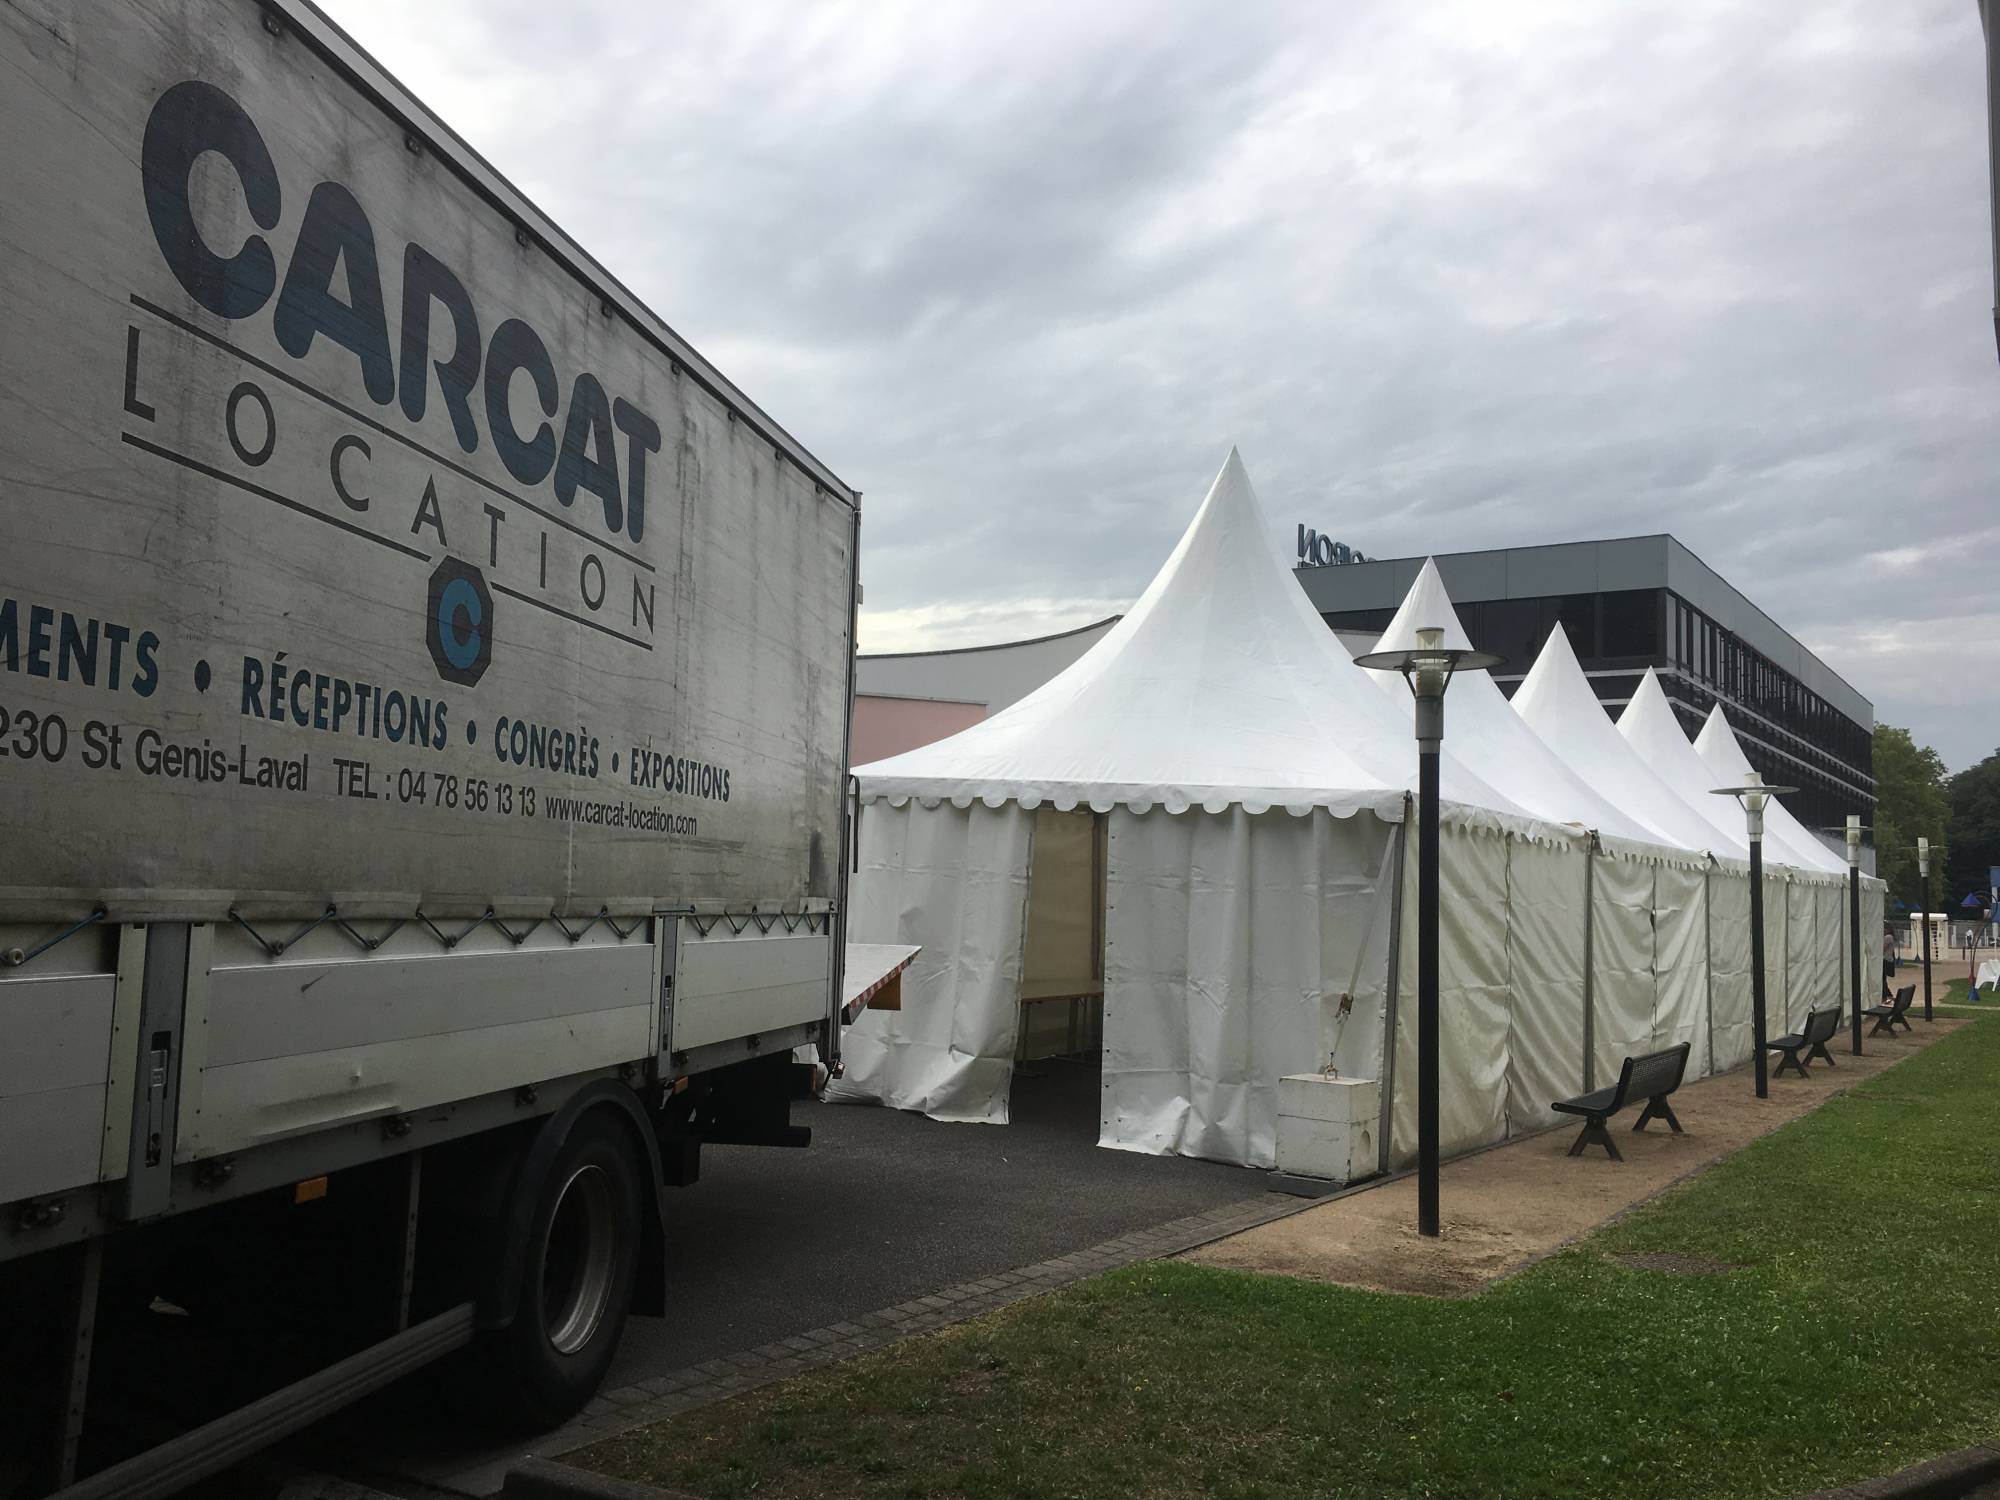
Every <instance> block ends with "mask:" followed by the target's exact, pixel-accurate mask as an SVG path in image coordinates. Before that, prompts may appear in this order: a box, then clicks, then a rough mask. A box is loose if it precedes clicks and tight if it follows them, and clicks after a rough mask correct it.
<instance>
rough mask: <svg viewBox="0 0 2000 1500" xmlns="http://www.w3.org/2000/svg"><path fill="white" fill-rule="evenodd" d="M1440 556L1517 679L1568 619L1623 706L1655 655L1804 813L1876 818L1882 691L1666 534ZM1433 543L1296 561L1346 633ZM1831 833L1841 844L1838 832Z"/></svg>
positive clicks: (1609, 706)
mask: <svg viewBox="0 0 2000 1500" xmlns="http://www.w3.org/2000/svg"><path fill="white" fill-rule="evenodd" d="M1437 564H1438V571H1439V573H1440V575H1441V576H1442V577H1443V579H1444V585H1445V588H1446V590H1447V591H1448V592H1449V593H1450V594H1451V598H1452V603H1453V604H1454V605H1455V606H1456V607H1457V610H1458V615H1459V619H1460V620H1461V621H1462V622H1463V623H1464V626H1465V630H1466V634H1467V635H1469V636H1470V637H1471V638H1472V644H1473V645H1474V646H1475V647H1477V648H1478V649H1480V650H1482V651H1492V652H1497V653H1498V654H1499V655H1501V656H1503V657H1505V658H1506V659H1507V664H1506V665H1505V666H1503V667H1501V668H1499V669H1498V670H1497V671H1495V672H1494V674H1493V675H1494V679H1495V680H1496V681H1497V682H1499V684H1500V686H1501V688H1502V689H1503V690H1505V691H1506V692H1507V693H1509V694H1510V695H1511V694H1512V692H1513V690H1514V688H1515V686H1516V685H1518V684H1519V682H1520V680H1521V678H1522V677H1523V676H1524V675H1525V674H1526V672H1527V670H1528V668H1529V667H1530V666H1532V665H1533V664H1534V660H1535V657H1536V655H1537V654H1538V653H1539V652H1540V651H1541V648H1542V643H1543V642H1544V641H1546V640H1547V639H1548V637H1549V632H1550V631H1552V630H1556V629H1558V628H1560V629H1561V630H1563V631H1564V632H1565V633H1566V634H1567V635H1568V636H1569V640H1570V645H1571V647H1572V648H1573V649H1574V650H1575V652H1576V655H1577V659H1578V660H1579V661H1580V662H1581V663H1582V665H1583V669H1584V671H1585V673H1586V674H1588V676H1589V678H1590V682H1591V686H1592V687H1594V688H1595V689H1596V690H1597V697H1598V701H1599V702H1601V703H1603V704H1604V706H1605V708H1606V710H1607V711H1608V712H1609V713H1611V714H1612V715H1613V716H1614V717H1615V716H1616V715H1617V714H1618V713H1619V712H1620V711H1621V710H1622V709H1623V708H1624V706H1625V703H1626V701H1627V700H1628V699H1629V698H1630V697H1631V695H1632V691H1633V689H1634V688H1636V687H1637V686H1638V683H1639V679H1640V677H1641V676H1642V675H1643V674H1644V672H1645V669H1646V668H1648V667H1651V668H1653V669H1654V670H1655V671H1656V672H1657V673H1658V674H1659V678H1660V685H1661V686H1662V687H1663V688H1664V689H1665V690H1666V694H1667V699H1668V701H1669V702H1671V703H1672V704H1673V706H1674V710H1675V712H1676V713H1677V714H1678V715H1679V717H1680V720H1681V725H1682V727H1683V728H1684V729H1685V730H1686V731H1687V733H1688V736H1689V737H1690V738H1692V737H1693V736H1694V735H1695V734H1697V733H1698V732H1700V729H1701V726H1702V723H1703V721H1704V720H1706V719H1707V717H1708V712H1709V710H1710V709H1711V708H1712V707H1714V706H1715V705H1716V704H1717V703H1720V704H1721V705H1722V707H1723V712H1724V713H1726V714H1727V715H1728V716H1729V722H1730V725H1731V727H1732V728H1734V729H1735V731H1736V737H1737V739H1738V740H1739V741H1740V742H1741V743H1742V745H1743V750H1744V753H1745V754H1746V755H1747V756H1749V758H1750V763H1751V765H1753V766H1755V767H1756V768H1757V769H1758V770H1759V771H1762V772H1763V773H1764V777H1765V779H1766V780H1768V781H1772V782H1777V783H1780V784H1783V785H1788V786H1796V787H1798V788H1799V791H1798V792H1797V793H1796V794H1795V795H1793V796H1790V797H1787V798H1786V799H1785V801H1786V805H1787V806H1788V807H1790V808H1791V810H1792V813H1793V815H1794V816H1795V817H1797V818H1798V820H1799V821H1800V822H1801V823H1803V824H1805V825H1806V826H1807V827H1808V828H1811V829H1814V830H1825V829H1829V828H1836V827H1839V826H1840V825H1841V824H1843V823H1844V822H1845V820H1846V817H1847V815H1848V814H1849V813H1859V814H1861V818H1862V821H1863V822H1864V823H1869V822H1872V821H1873V816H1872V814H1873V808H1874V803H1875V778H1874V774H1873V771H1874V759H1873V753H1872V752H1873V734H1874V726H1875V709H1874V705H1873V704H1872V703H1870V702H1869V701H1868V700H1867V699H1866V698H1864V697H1862V696H1861V694H1860V693H1858V692H1856V691H1855V690H1854V688H1853V687H1852V686H1850V685H1849V684H1848V683H1847V682H1846V680H1845V679H1843V678H1842V677H1841V676H1840V675H1839V674H1838V673H1836V672H1835V671H1833V669H1832V668H1831V667H1828V666H1827V665H1826V664H1825V663H1824V662H1822V661H1821V660H1820V659H1819V658H1818V657H1817V656H1815V655H1813V653H1812V652H1811V651H1809V650H1807V649H1806V647H1805V646H1804V645H1802V644H1801V643H1800V642H1799V641H1798V640H1797V639H1796V638H1795V637H1793V636H1792V635H1791V634H1790V633H1789V632H1787V631H1786V630H1784V629H1783V627H1781V626H1779V625H1778V624H1777V623H1776V622H1775V621H1774V620H1772V619H1771V617H1770V616H1769V615H1767V614H1765V613H1764V612H1763V611H1762V610H1761V609H1759V608H1758V607H1757V606H1756V605H1754V604H1752V603H1751V602H1750V600H1749V599H1747V598H1746V597H1744V596H1743V595H1742V594H1741V593H1739V592H1737V590H1736V589H1735V588H1733V587H1731V586H1730V585H1729V584H1728V583H1727V582H1726V581H1725V580H1724V579H1723V578H1722V577H1721V576H1720V575H1719V574H1717V573H1716V572H1715V571H1714V570H1713V569H1712V568H1710V567H1709V566H1708V565H1707V564H1706V563H1704V562H1702V561H1701V559H1700V558H1698V557H1696V556H1695V555H1694V554H1693V553H1692V552H1690V551H1689V550H1688V549H1687V548H1686V547H1684V546H1682V545H1681V544H1680V543H1679V542H1677V541H1675V540H1674V539H1673V538H1672V537H1670V536H1649V537H1626V538H1621V539H1619V540H1616V541H1608V542H1570V543H1563V544H1560V545H1556V546H1548V547H1511V548H1505V549H1501V550H1497V551H1491V552H1459V553H1447V554H1441V555H1439V556H1438V558H1437ZM1422 566H1423V559H1422V558H1420V557H1417V558H1381V559H1374V560H1371V561H1368V562H1360V563H1347V564H1338V565H1331V566H1325V567H1310V566H1308V567H1301V568H1299V570H1298V574H1297V576H1298V579H1299V582H1300V584H1301V585H1302V586H1303V587H1304V589H1305V591H1306V596H1307V597H1308V598H1309V599H1311V600H1312V602H1313V606H1314V607H1315V608H1316V609H1318V610H1319V612H1320V614H1321V615H1322V616H1323V617H1324V618H1325V619H1326V622H1327V623H1328V624H1329V625H1330V626H1332V627H1333V628H1334V629H1335V630H1337V631H1339V632H1341V634H1342V635H1343V636H1349V637H1352V636H1355V635H1364V636H1365V635H1372V634H1373V633H1375V632H1379V631H1380V630H1382V629H1383V628H1384V627H1386V626H1387V625H1388V623H1389V620H1390V618H1391V617H1392V616H1393V615H1394V614H1395V612H1396V609H1397V606H1399V605H1400V604H1401V603H1402V601H1403V596H1404V594H1406V593H1407V592H1408V591H1409V587H1410V585H1411V583H1413V582H1414V581H1415V579H1416V575H1417V570H1418V569H1419V568H1421V567H1422ZM1829 843H1830V844H1832V845H1833V846H1834V847H1836V848H1837V847H1839V843H1838V839H1837V838H1834V837H1832V836H1829Z"/></svg>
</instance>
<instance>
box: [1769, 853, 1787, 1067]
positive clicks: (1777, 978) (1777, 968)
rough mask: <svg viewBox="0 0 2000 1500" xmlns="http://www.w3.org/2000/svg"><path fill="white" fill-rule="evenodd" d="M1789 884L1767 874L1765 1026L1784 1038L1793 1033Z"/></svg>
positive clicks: (1781, 876)
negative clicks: (1790, 1016) (1789, 1020)
mask: <svg viewBox="0 0 2000 1500" xmlns="http://www.w3.org/2000/svg"><path fill="white" fill-rule="evenodd" d="M1787 886H1788V882H1787V881H1786V879H1785V877H1784V875H1783V874H1782V873H1777V874H1773V873H1772V872H1770V871H1768V870H1767V871H1765V874H1764V1022H1765V1034H1766V1035H1768V1036H1781V1035H1783V1034H1784V1033H1785V1032H1787V1031H1789V1030H1790V1029H1791V1026H1790V1023H1789V1022H1788V1021H1787V1019H1786V1018H1787V1017H1788V1016H1789V1015H1790V1014H1791V1010H1790V1005H1791V993H1792V989H1791V985H1790V983H1789V982H1788V980H1789V978H1790V975H1791V972H1792V964H1791V954H1792V950H1791V941H1792V912H1791V900H1790V898H1789V896H1788V894H1787Z"/></svg>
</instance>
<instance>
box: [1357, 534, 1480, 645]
mask: <svg viewBox="0 0 2000 1500" xmlns="http://www.w3.org/2000/svg"><path fill="white" fill-rule="evenodd" d="M1432 628H1436V629H1439V630H1442V631H1443V632H1444V644H1445V648H1446V649H1447V650H1452V651H1470V650H1471V649H1472V640H1471V637H1469V636H1467V635H1466V633H1465V627H1464V625H1462V624H1461V623H1460V622H1459V618H1458V611H1457V610H1456V609H1454V608H1452V603H1451V595H1450V594H1449V593H1447V592H1446V591H1445V586H1444V579H1443V577H1442V576H1440V574H1439V573H1438V569H1437V562H1436V560H1435V559H1433V558H1428V557H1427V558H1425V559H1424V565H1423V567H1422V568H1420V569H1418V571H1417V578H1416V582H1414V583H1412V584H1411V585H1410V591H1409V593H1407V594H1405V595H1404V596H1403V603H1402V607H1401V608H1399V609H1398V610H1397V611H1396V616H1395V618H1394V619H1392V620H1391V621H1390V622H1389V626H1388V628H1387V629H1386V630H1384V631H1383V632H1382V634H1381V637H1380V638H1379V639H1378V640H1377V641H1376V642H1375V649H1376V650H1377V651H1413V650H1415V649H1416V645H1417V632H1418V631H1419V630H1426V629H1432Z"/></svg>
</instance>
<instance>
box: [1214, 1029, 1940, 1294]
mask: <svg viewBox="0 0 2000 1500" xmlns="http://www.w3.org/2000/svg"><path fill="white" fill-rule="evenodd" d="M1967 1024H1970V1023H1968V1022H1965V1021H1958V1020H1944V1019H1939V1020H1937V1021H1935V1022H1932V1023H1929V1024H1927V1023H1925V1022H1924V1021H1922V1020H1918V1021H1916V1022H1915V1026H1914V1029H1913V1030H1911V1031H1906V1032H1898V1033H1897V1034H1896V1036H1895V1037H1894V1038H1893V1039H1891V1038H1887V1037H1869V1038H1867V1039H1866V1041H1865V1042H1864V1049H1865V1050H1864V1054H1863V1055H1862V1056H1861V1057H1854V1056H1852V1055H1851V1054H1850V1053H1849V1051H1848V1047H1849V1041H1848V1035H1847V1033H1846V1032H1844V1031H1843V1032H1842V1033H1840V1034H1839V1035H1838V1036H1836V1037H1835V1038H1834V1040H1833V1042H1832V1043H1830V1044H1829V1045H1830V1047H1831V1049H1832V1051H1833V1055H1834V1058H1835V1060H1836V1063H1837V1066H1835V1067H1834V1068H1832V1069H1829V1068H1828V1067H1827V1066H1826V1064H1825V1063H1824V1062H1818V1063H1814V1064H1813V1065H1812V1068H1811V1070H1810V1072H1809V1073H1808V1074H1807V1076H1806V1077H1804V1078H1800V1077H1798V1076H1797V1075H1796V1074H1789V1073H1788V1075H1787V1076H1786V1077H1783V1078H1779V1077H1777V1076H1776V1075H1775V1073H1774V1074H1773V1076H1772V1078H1771V1081H1770V1097H1769V1098H1767V1099H1759V1098H1757V1096H1756V1093H1755V1091H1754V1089H1753V1087H1752V1083H1751V1073H1750V1070H1749V1069H1748V1068H1747V1067H1745V1068H1739V1069H1737V1070H1736V1071H1735V1072H1732V1073H1725V1074H1722V1075H1721V1076H1719V1077H1715V1078H1704V1079H1702V1080H1701V1081H1700V1082H1698V1083H1691V1084H1686V1085H1684V1086H1683V1087H1682V1088H1681V1089H1680V1090H1679V1091H1678V1092H1676V1093H1675V1094H1674V1096H1673V1101H1672V1102H1673V1106H1674V1113H1675V1114H1677V1115H1678V1116H1679V1117H1680V1121H1681V1124H1682V1126H1683V1127H1684V1128H1685V1130H1686V1134H1684V1135H1674V1134H1672V1133H1671V1132H1669V1131H1668V1130H1667V1128H1666V1127H1665V1126H1664V1125H1662V1124H1659V1123H1657V1122H1656V1123H1654V1124H1652V1125H1650V1126H1648V1127H1647V1128H1646V1130H1645V1131H1644V1132H1643V1133H1635V1132H1634V1131H1633V1130H1632V1129H1631V1125H1632V1122H1633V1121H1634V1120H1636V1119H1637V1118H1638V1110H1637V1109H1636V1108H1634V1109H1632V1110H1628V1111H1627V1112H1626V1113H1624V1114H1623V1115H1620V1116H1619V1117H1618V1118H1617V1119H1615V1120H1613V1121H1612V1122H1611V1131H1612V1134H1613V1135H1614V1137H1615V1138H1616V1139H1617V1142H1618V1149H1619V1150H1620V1151H1621V1152H1623V1153H1624V1157H1625V1159H1624V1161H1622V1162H1614V1161H1612V1160H1611V1159H1610V1158H1609V1157H1607V1156H1606V1155H1605V1154H1604V1153H1603V1152H1602V1151H1601V1150H1599V1149H1597V1148H1596V1147H1590V1148H1588V1149H1586V1151H1585V1153H1584V1154H1583V1155H1582V1156H1580V1157H1570V1156H1569V1155H1568V1154H1567V1153H1568V1151H1569V1148H1570V1145H1571V1143H1572V1142H1573V1141H1574V1140H1575V1139H1576V1135H1577V1132H1578V1130H1579V1129H1580V1128H1581V1127H1580V1126H1558V1127H1557V1128H1556V1129H1554V1130H1550V1131H1545V1132H1543V1133H1541V1134H1539V1135H1533V1136H1528V1137H1526V1138H1524V1139H1522V1140H1518V1141H1512V1142H1509V1143H1508V1144H1507V1145H1505V1146H1499V1147H1496V1148H1494V1149H1492V1150H1489V1151H1482V1152H1479V1153H1477V1154H1475V1155H1472V1156H1465V1157H1460V1158H1459V1159H1458V1160H1456V1161H1453V1162H1448V1163H1446V1165H1445V1167H1444V1170H1443V1171H1442V1172H1441V1173H1440V1174H1439V1179H1438V1198H1439V1207H1440V1211H1441V1216H1442V1220H1443V1222H1442V1225H1441V1227H1442V1230H1443V1233H1442V1234H1441V1235H1440V1236H1439V1237H1438V1238H1437V1239H1434V1240H1432V1239H1424V1238H1423V1237H1421V1236H1419V1235H1418V1234H1417V1232H1416V1217H1417V1185H1416V1180H1415V1179H1414V1178H1413V1177H1404V1178H1401V1179H1398V1180H1396V1181H1392V1182H1388V1183H1385V1184H1383V1186H1381V1187H1380V1188H1378V1189H1375V1190H1373V1191H1370V1192H1364V1193H1357V1194H1354V1195H1353V1196H1350V1197H1345V1198H1340V1199H1336V1200H1334V1201H1333V1202H1330V1203H1323V1204H1318V1205H1315V1206H1314V1207H1312V1208H1311V1209H1309V1210H1308V1211H1306V1212H1304V1213H1301V1214H1298V1215H1295V1216H1292V1217H1289V1218H1286V1219H1283V1220H1281V1221H1279V1222H1276V1223H1271V1224H1267V1225H1264V1226H1262V1227H1260V1228H1256V1229H1252V1230H1250V1231H1248V1232H1247V1233H1244V1234H1239V1235H1236V1236H1234V1237H1232V1238H1230V1239H1227V1240H1223V1241H1220V1242H1218V1243H1216V1244H1212V1245H1209V1246H1207V1247H1206V1248H1204V1249H1202V1250H1199V1251H1197V1252H1196V1253H1195V1254H1194V1255H1193V1256H1191V1257H1190V1258H1191V1259H1194V1260H1198V1261H1200V1262H1202V1263H1203V1264H1205V1265H1213V1266H1230V1267H1234V1268H1236V1269H1239V1270H1251V1271H1271V1272H1276V1273H1279V1274H1283V1275H1291V1276H1302V1277H1305V1278H1307V1279H1310V1280H1315V1281H1331V1282H1338V1283H1340V1284H1342V1285H1346V1286H1360V1287H1368V1288H1371V1289H1373V1290H1376V1291H1388V1292H1418V1293H1427V1294H1430V1295H1434V1296H1463V1295H1467V1294H1469V1293H1472V1292H1476V1291H1478V1290H1479V1289H1480V1288H1481V1287H1483V1286H1485V1285H1486V1284H1487V1283H1488V1282H1490V1281H1491V1280H1493V1278H1495V1277H1496V1276H1501V1275H1504V1274H1506V1273H1507V1272H1509V1271H1512V1270H1516V1269H1518V1268H1520V1267H1521V1266H1523V1265H1526V1264H1528V1263H1530V1262H1532V1261H1534V1260H1536V1259H1539V1258H1540V1257H1542V1256H1544V1255H1546V1254H1548V1253H1549V1252H1550V1251H1552V1250H1554V1249H1556V1248H1557V1247H1559V1246H1561V1245H1564V1244H1567V1243H1568V1242H1569V1241H1571V1240H1573V1239H1575V1238H1576V1237H1577V1236H1579V1235H1581V1234H1584V1233H1586V1232H1588V1231H1589V1230H1591V1229H1594V1228H1596V1227H1597V1226H1598V1225H1599V1224H1602V1223H1603V1222H1604V1221H1605V1220H1607V1219H1609V1218H1612V1217H1614V1216H1615V1215H1617V1214H1620V1213H1623V1212H1624V1211H1625V1210H1626V1209H1628V1208H1631V1207H1632V1206H1633V1205H1634V1204H1636V1203H1639V1202H1641V1201H1643V1200H1645V1199H1647V1198H1650V1197H1652V1196H1654V1195H1655V1194H1656V1193H1658V1192H1660V1191H1661V1190H1662V1189H1664V1188H1666V1187H1669V1186H1671V1185H1672V1184H1673V1183H1676V1182H1678V1181H1680V1180H1681V1179H1682V1178H1684V1177H1686V1176H1688V1175H1689V1174H1690V1173H1693V1172H1697V1171H1699V1170H1701V1169H1702V1168H1703V1167H1706V1166H1708V1165H1710V1164H1711V1163H1713V1162H1716V1161H1719V1160H1721V1159H1722V1158H1723V1157H1725V1156H1728V1155H1730V1154H1732V1153H1734V1152H1736V1151H1739V1150H1741V1149H1742V1148H1743V1147H1744V1146H1746V1145H1748V1144H1749V1143H1750V1142H1751V1141H1753V1140H1755V1139H1756V1138H1757V1137H1758V1136H1761V1135H1764V1134H1766V1133H1768V1132H1769V1131H1772V1130H1775V1129H1777V1128H1778V1126H1780V1125H1783V1124H1784V1123H1786V1122H1787V1121H1788V1120H1793V1119H1796V1118H1797V1117H1798V1116H1800V1115H1802V1114H1805V1113H1807V1112H1808V1111H1809V1110H1813V1109H1817V1108H1818V1107H1819V1106H1820V1105H1821V1104H1823V1103H1825V1102H1826V1101H1827V1100H1828V1099H1829V1098H1832V1097H1833V1096H1834V1095H1835V1094H1837V1093H1840V1092H1841V1091H1843V1090H1845V1089H1847V1088H1849V1087H1851V1086H1853V1085H1854V1084H1856V1083H1859V1082H1860V1081H1861V1080H1863V1079H1866V1078H1871V1077H1873V1076H1875V1075H1876V1074H1878V1073H1880V1072H1882V1071H1883V1070H1884V1069H1886V1068H1890V1067H1893V1066H1895V1064H1897V1063H1898V1062H1900V1061H1902V1060H1903V1059H1904V1058H1905V1057H1908V1056H1910V1055H1911V1054H1912V1053H1914V1052H1918V1051H1921V1050H1922V1049H1923V1048H1925V1047H1927V1046H1929V1045H1930V1044H1931V1043H1933V1042H1935V1041H1936V1040H1938V1038H1939V1037H1941V1036H1943V1035H1945V1034H1946V1033H1947V1032H1950V1031H1953V1030H1955V1029H1957V1028H1958V1027H1960V1026H1963V1025H1967Z"/></svg>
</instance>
